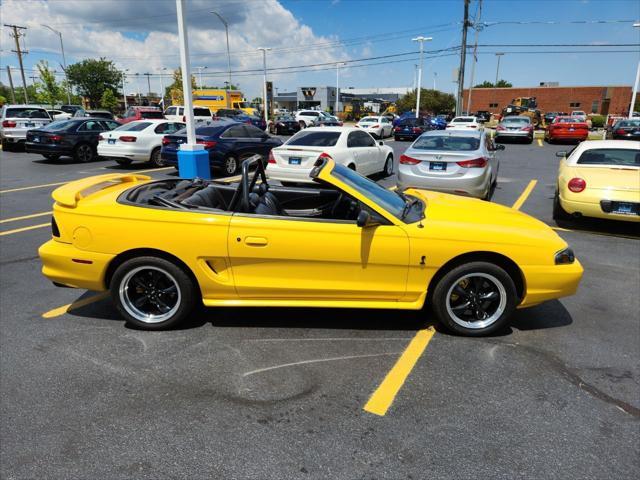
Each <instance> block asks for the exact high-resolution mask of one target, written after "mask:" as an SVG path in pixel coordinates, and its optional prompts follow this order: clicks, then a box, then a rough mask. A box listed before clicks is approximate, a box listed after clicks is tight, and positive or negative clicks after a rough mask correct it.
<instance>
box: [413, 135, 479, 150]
mask: <svg viewBox="0 0 640 480" xmlns="http://www.w3.org/2000/svg"><path fill="white" fill-rule="evenodd" d="M412 148H417V149H418V150H437V151H461V152H471V151H474V150H478V148H480V137H471V136H469V137H463V136H457V135H456V136H450V135H424V136H422V137H419V138H418V139H417V140H416V141H415V142H414V144H413V145H412Z"/></svg>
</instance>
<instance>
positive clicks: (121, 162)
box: [114, 158, 131, 167]
mask: <svg viewBox="0 0 640 480" xmlns="http://www.w3.org/2000/svg"><path fill="white" fill-rule="evenodd" d="M114 160H115V161H116V163H117V164H118V165H121V166H123V167H126V166H127V165H131V159H129V158H114Z"/></svg>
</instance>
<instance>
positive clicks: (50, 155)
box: [42, 153, 60, 162]
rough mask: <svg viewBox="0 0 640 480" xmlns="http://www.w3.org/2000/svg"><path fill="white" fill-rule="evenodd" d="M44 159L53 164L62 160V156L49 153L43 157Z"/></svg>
mask: <svg viewBox="0 0 640 480" xmlns="http://www.w3.org/2000/svg"><path fill="white" fill-rule="evenodd" d="M42 156H43V157H44V158H46V159H47V160H51V161H52V162H55V161H56V160H58V159H59V158H60V155H54V154H53V153H47V154H44V155H42Z"/></svg>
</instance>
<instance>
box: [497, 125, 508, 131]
mask: <svg viewBox="0 0 640 480" xmlns="http://www.w3.org/2000/svg"><path fill="white" fill-rule="evenodd" d="M496 130H497V131H499V132H501V131H502V130H506V128H505V127H503V126H502V125H498V126H497V127H496Z"/></svg>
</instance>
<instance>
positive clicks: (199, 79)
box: [196, 67, 207, 90]
mask: <svg viewBox="0 0 640 480" xmlns="http://www.w3.org/2000/svg"><path fill="white" fill-rule="evenodd" d="M206 68H207V67H196V70H198V86H199V87H200V90H202V70H206Z"/></svg>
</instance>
